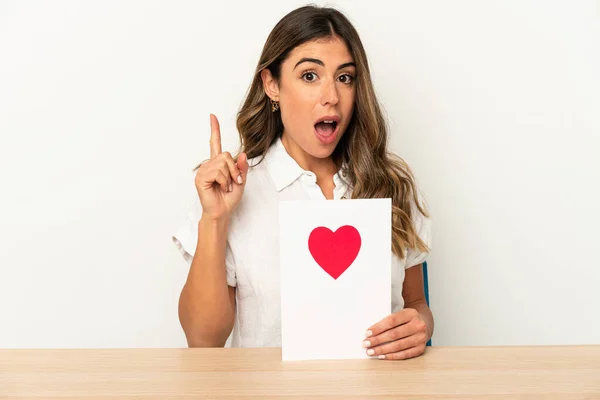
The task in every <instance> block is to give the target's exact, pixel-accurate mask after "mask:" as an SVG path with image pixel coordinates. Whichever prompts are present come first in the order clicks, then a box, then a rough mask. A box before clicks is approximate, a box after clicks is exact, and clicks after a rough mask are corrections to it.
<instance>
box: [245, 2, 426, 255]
mask: <svg viewBox="0 0 600 400" xmlns="http://www.w3.org/2000/svg"><path fill="white" fill-rule="evenodd" d="M336 36H337V37H339V38H341V39H342V40H343V41H344V42H345V44H346V46H348V50H349V52H350V54H351V55H352V57H353V58H354V62H355V63H356V78H355V85H356V96H355V105H354V113H353V116H352V119H351V121H350V123H349V125H348V128H347V130H346V132H345V133H344V135H343V136H342V139H341V140H340V142H339V144H338V146H337V147H336V149H335V151H334V152H333V154H332V159H333V161H334V162H335V163H336V165H337V166H338V167H339V168H341V167H342V166H345V167H346V170H345V171H344V172H345V173H346V181H347V183H348V185H349V186H350V187H351V188H352V198H354V199H366V198H391V199H392V250H393V252H394V253H395V254H396V255H397V256H398V257H399V258H401V259H402V258H404V256H405V251H406V249H407V248H411V249H416V250H420V251H428V250H429V249H428V248H427V245H426V244H425V243H424V242H423V241H422V240H421V238H419V236H418V234H417V232H416V230H415V227H414V224H413V223H412V221H413V217H414V213H415V212H420V213H422V214H423V215H424V216H426V217H428V214H427V211H426V210H425V207H424V206H423V205H421V204H420V201H419V194H418V193H417V191H416V188H415V179H414V176H413V173H412V172H411V170H410V168H409V166H408V165H407V163H406V162H405V161H404V160H403V159H402V158H400V157H398V156H397V155H395V154H392V153H390V152H389V151H388V150H387V142H388V127H387V124H386V121H385V119H384V117H383V114H382V112H381V108H380V106H379V103H378V100H377V97H376V95H375V91H374V89H373V84H372V81H371V73H370V71H369V64H368V62H367V56H366V53H365V50H364V48H363V45H362V42H361V40H360V38H359V36H358V33H357V31H356V29H355V28H354V27H353V25H352V23H351V22H350V21H349V20H348V18H347V17H345V16H344V15H343V14H342V13H341V12H340V11H338V10H336V9H333V8H327V7H317V6H304V7H301V8H298V9H296V10H294V11H292V12H290V13H289V14H287V15H286V16H285V17H283V18H282V19H281V20H280V21H279V22H278V23H277V25H276V26H275V27H274V28H273V30H272V31H271V33H270V35H269V37H268V38H267V41H266V43H265V45H264V47H263V50H262V54H261V56H260V59H259V62H258V65H257V67H256V71H255V74H254V79H253V81H252V84H251V86H250V88H249V90H248V93H247V96H246V99H245V101H244V103H243V105H242V107H241V108H240V110H239V112H238V115H237V129H238V132H239V135H240V143H241V146H240V151H244V152H246V154H247V156H248V159H252V158H257V159H258V160H259V161H258V162H260V160H262V159H263V158H264V156H265V155H266V153H267V151H268V150H269V148H270V147H271V145H273V144H274V143H275V142H276V140H277V139H278V138H279V137H280V136H281V134H282V132H283V123H282V121H281V115H280V113H279V112H272V111H271V102H270V99H269V97H268V96H267V95H266V94H265V91H264V88H263V84H262V79H261V71H262V70H264V69H265V68H268V69H269V71H270V72H271V74H272V75H273V77H274V78H275V80H278V79H279V78H280V75H281V64H282V63H283V61H284V60H285V59H286V58H287V56H288V55H289V53H290V52H291V51H292V50H293V49H294V48H296V47H297V46H299V45H301V44H303V43H306V42H308V41H312V40H317V39H327V38H333V37H336ZM414 206H416V207H414Z"/></svg>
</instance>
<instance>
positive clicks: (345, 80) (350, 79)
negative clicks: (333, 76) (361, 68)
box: [338, 74, 354, 83]
mask: <svg viewBox="0 0 600 400" xmlns="http://www.w3.org/2000/svg"><path fill="white" fill-rule="evenodd" d="M338 79H339V81H340V82H342V83H352V82H353V80H354V77H353V76H352V75H350V74H344V75H340V77H339V78H338Z"/></svg>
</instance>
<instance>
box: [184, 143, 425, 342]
mask: <svg viewBox="0 0 600 400" xmlns="http://www.w3.org/2000/svg"><path fill="white" fill-rule="evenodd" d="M249 164H250V166H251V167H250V170H249V171H248V175H247V177H246V187H245V190H244V194H243V197H242V201H241V202H240V204H239V206H238V208H237V209H236V210H235V211H234V213H233V214H232V216H231V222H230V224H229V232H228V241H227V250H226V268H227V284H228V285H229V286H234V287H236V300H237V311H236V315H235V323H234V328H233V331H232V334H231V336H230V338H229V340H228V342H227V345H231V346H232V347H280V346H281V307H280V291H279V290H280V282H279V273H280V272H279V238H278V234H279V225H278V203H279V201H282V200H283V201H286V200H315V201H319V200H326V198H325V196H324V194H323V192H322V191H321V188H320V187H319V186H318V185H317V183H316V182H317V179H316V176H315V174H314V173H312V172H310V171H306V170H304V169H302V168H301V167H300V166H299V165H298V163H296V161H295V160H294V159H293V158H292V157H291V156H290V155H289V154H288V153H287V151H286V149H285V147H284V146H283V143H282V142H281V140H280V139H279V140H277V142H276V143H274V144H273V146H272V147H271V149H270V150H269V152H268V153H267V155H266V156H265V159H264V160H263V161H262V162H260V163H258V165H256V164H257V160H256V159H252V160H249ZM333 179H334V183H335V188H334V190H333V196H334V201H335V200H340V199H342V198H343V197H345V198H350V197H351V193H350V190H349V188H348V186H347V185H346V183H345V182H344V176H343V175H342V174H341V173H338V174H336V175H335V176H334V178H333ZM201 216H202V208H201V204H200V200H199V198H198V196H197V195H196V196H195V197H194V199H193V201H192V204H191V206H190V208H189V211H188V214H187V218H186V219H185V221H183V223H182V225H180V226H179V228H178V229H177V230H176V233H175V234H174V235H173V242H174V243H175V245H176V247H177V249H178V250H179V251H180V252H181V254H182V255H183V257H184V259H185V260H186V261H187V262H188V264H189V265H191V262H192V258H193V255H194V253H195V251H196V243H197V240H198V222H199V221H200V217H201ZM413 219H414V223H415V227H416V229H417V233H418V234H419V236H420V237H421V239H422V240H424V241H425V243H427V244H428V245H430V241H431V228H430V227H431V222H430V220H429V219H428V218H424V217H423V216H422V215H421V214H420V213H419V212H418V211H417V212H416V213H415V216H414V217H413ZM426 256H427V254H426V253H422V252H416V251H414V250H412V249H409V250H408V251H407V252H406V256H405V258H404V259H399V258H398V257H397V256H395V255H394V254H393V253H392V277H391V278H392V286H391V291H392V304H391V312H396V311H399V310H401V309H402V308H403V307H404V299H403V297H402V284H403V282H404V270H405V268H409V267H411V266H414V265H418V264H420V263H422V262H423V261H424V260H425V258H426ZM374 322H376V321H374Z"/></svg>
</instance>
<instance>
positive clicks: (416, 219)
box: [404, 192, 432, 269]
mask: <svg viewBox="0 0 600 400" xmlns="http://www.w3.org/2000/svg"><path fill="white" fill-rule="evenodd" d="M419 202H421V204H424V200H423V196H422V194H421V193H420V192H419ZM425 208H427V207H425ZM412 213H413V215H412V219H413V224H414V227H415V231H416V232H417V235H418V236H419V237H420V238H421V240H422V241H423V242H424V243H425V244H426V245H427V247H428V248H429V249H430V250H429V251H426V252H423V251H420V250H417V249H410V248H409V249H408V250H407V251H406V262H405V266H404V268H405V269H407V268H410V267H414V266H415V265H419V264H421V263H422V262H423V261H425V260H426V259H427V257H428V256H429V253H430V252H431V239H432V235H431V225H432V222H431V219H430V218H429V217H426V216H424V215H423V214H421V212H420V211H419V210H418V208H417V206H416V204H414V203H413V210H412Z"/></svg>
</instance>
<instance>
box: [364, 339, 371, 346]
mask: <svg viewBox="0 0 600 400" xmlns="http://www.w3.org/2000/svg"><path fill="white" fill-rule="evenodd" d="M363 347H371V342H370V341H368V340H365V341H364V342H363Z"/></svg>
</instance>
